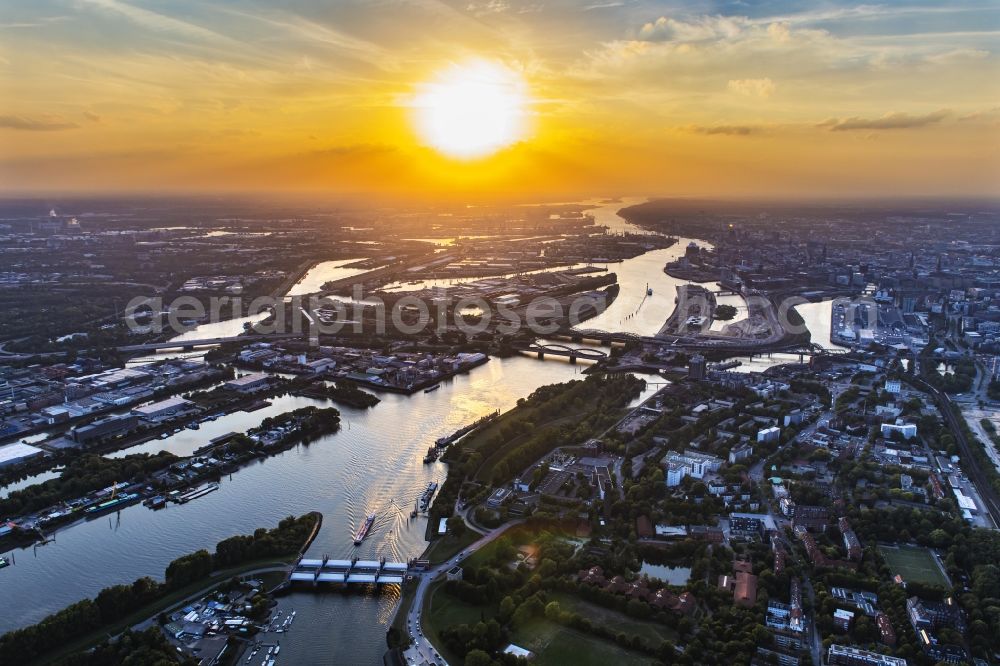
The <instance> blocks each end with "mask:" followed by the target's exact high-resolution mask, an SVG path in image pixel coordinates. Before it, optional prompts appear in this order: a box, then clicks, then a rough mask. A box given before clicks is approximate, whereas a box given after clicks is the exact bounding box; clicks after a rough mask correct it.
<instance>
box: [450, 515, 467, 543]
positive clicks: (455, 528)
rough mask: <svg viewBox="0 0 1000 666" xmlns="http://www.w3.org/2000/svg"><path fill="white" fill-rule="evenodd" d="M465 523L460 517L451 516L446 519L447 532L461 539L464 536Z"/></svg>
mask: <svg viewBox="0 0 1000 666" xmlns="http://www.w3.org/2000/svg"><path fill="white" fill-rule="evenodd" d="M465 529H466V527H465V521H464V520H463V519H462V517H461V516H452V517H451V518H449V519H448V532H450V533H451V535H452V536H454V537H456V538H457V537H461V536H462V535H463V534H465Z"/></svg>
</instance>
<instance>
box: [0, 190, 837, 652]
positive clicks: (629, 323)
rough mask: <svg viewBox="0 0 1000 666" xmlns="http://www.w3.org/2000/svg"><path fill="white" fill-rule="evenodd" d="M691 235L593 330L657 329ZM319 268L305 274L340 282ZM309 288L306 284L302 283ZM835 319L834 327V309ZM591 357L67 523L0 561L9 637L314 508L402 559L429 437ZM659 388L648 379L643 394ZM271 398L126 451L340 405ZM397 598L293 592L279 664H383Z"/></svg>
mask: <svg viewBox="0 0 1000 666" xmlns="http://www.w3.org/2000/svg"><path fill="white" fill-rule="evenodd" d="M623 205H628V204H627V202H626V203H616V204H607V205H603V206H600V207H598V208H596V209H595V210H593V211H591V212H592V214H594V215H595V217H596V218H597V220H598V222H599V223H602V224H608V225H609V226H611V224H609V223H613V224H614V225H615V227H614V230H616V231H626V230H629V229H628V226H629V225H627V224H626V223H624V222H623V221H622V220H621V219H620V218H618V217H617V216H616V215H615V211H617V210H618V209H619V208H621V207H622V206H623ZM616 220H617V221H616ZM686 244H687V240H686V239H683V240H681V242H680V243H678V244H677V245H675V246H674V247H672V248H668V249H666V250H656V251H652V252H648V253H646V254H644V255H642V256H640V257H636V258H634V259H630V260H627V261H625V262H622V263H621V264H616V265H614V266H613V267H612V269H613V270H614V271H615V272H616V273H618V279H619V283H620V284H621V294H620V296H619V298H618V299H617V300H616V302H615V303H614V304H613V305H612V307H611V308H609V309H608V311H606V312H605V313H603V314H602V315H601V317H599V318H596V319H593V320H590V321H588V322H585V324H584V327H585V328H603V327H607V328H609V329H610V330H628V331H633V332H636V333H643V334H650V333H655V332H656V331H657V330H658V329H659V327H660V326H661V325H662V324H663V321H664V320H665V319H666V317H667V316H668V315H669V313H670V311H671V310H672V308H673V296H674V294H673V291H674V289H673V287H675V286H676V285H677V284H679V281H677V280H674V279H673V278H670V277H669V276H667V275H666V274H664V273H663V270H662V269H663V264H664V263H665V262H666V261H669V260H670V259H671V258H673V257H676V256H679V254H680V253H682V252H683V249H684V247H685V246H686ZM335 263H338V264H339V262H335ZM325 268H326V269H329V270H333V271H337V270H339V269H340V267H339V266H327V267H325ZM348 270H349V269H348ZM324 272H325V271H324ZM311 273H312V272H310V274H307V276H306V278H304V279H309V280H312V279H313V277H316V279H319V278H320V277H323V278H324V281H325V279H329V278H327V277H326V275H325V274H324V275H322V276H312V275H311ZM647 282H648V283H649V285H650V287H652V289H653V295H652V296H651V297H647V296H646V283H647ZM310 288H311V285H304V286H303V287H302V289H301V293H308V292H307V290H308V289H310ZM293 291H298V288H297V287H295V288H293ZM819 305H822V304H819ZM816 310H817V311H816V312H815V313H812V312H810V315H806V314H805V313H803V315H804V316H805V317H806V319H807V321H809V322H810V325H813V323H814V322H812V321H810V317H813V318H815V325H817V327H819V328H821V327H822V326H823V325H824V323H823V321H824V318H823V316H822V312H821V310H820V309H819V308H816ZM209 326H212V327H213V328H212V331H211V333H212V334H222V333H223V329H225V333H229V332H230V330H229V329H234V330H236V332H238V331H239V330H241V329H242V323H241V322H232V323H227V324H225V325H219V324H213V325H209ZM825 326H826V330H827V331H828V330H829V313H828V308H827V315H826V317H825ZM237 327H238V328H237ZM205 333H206V330H205V329H201V330H199V331H194V332H190V333H188V334H187V335H188V336H190V337H189V338H188V339H195V338H196V337H209V336H207V335H205ZM827 341H828V339H827ZM585 367H586V364H585V363H580V364H576V365H574V364H570V363H568V362H566V361H564V360H559V359H557V358H547V359H546V360H544V361H539V360H536V359H534V358H530V357H527V356H518V357H513V358H507V359H492V360H490V361H489V362H488V363H487V364H485V365H484V366H481V367H479V368H476V369H474V370H472V371H471V372H470V373H469V374H465V375H459V376H457V377H455V378H453V379H451V380H448V381H445V382H443V383H442V385H441V389H440V390H438V391H435V392H433V393H426V394H425V393H416V394H414V395H412V396H402V395H396V394H382V395H380V397H381V398H382V402H381V403H380V404H379V405H377V406H376V407H374V408H372V409H369V410H358V409H352V408H349V407H340V410H341V413H342V416H343V423H342V428H341V430H340V431H339V432H338V433H335V434H332V435H328V436H325V437H322V438H320V439H318V440H317V441H314V442H312V443H311V444H309V445H300V446H298V447H296V448H294V449H291V450H289V451H286V452H284V453H282V454H279V455H277V456H275V457H273V458H268V459H266V460H263V461H260V462H257V463H254V464H252V465H250V466H249V467H246V468H243V469H241V470H239V471H238V472H236V473H234V474H233V475H231V476H230V477H227V478H224V479H223V480H222V483H221V489H220V490H219V491H217V492H214V493H211V494H209V495H207V496H204V497H202V498H199V499H197V500H194V501H192V502H190V503H188V504H184V505H171V506H170V507H168V508H167V509H164V510H162V511H158V512H153V511H150V510H149V509H147V508H145V507H143V506H141V505H136V506H132V507H129V508H127V509H124V510H122V511H121V512H119V513H118V514H117V515H112V516H104V517H100V518H97V519H95V520H92V521H86V522H83V523H79V524H77V525H74V526H72V527H69V528H67V529H64V530H62V531H59V532H57V534H56V540H55V542H54V543H50V544H48V545H45V546H43V547H38V548H34V549H31V550H26V551H20V552H18V553H17V556H16V558H17V560H16V565H15V566H12V567H8V568H6V569H4V570H3V571H0V585H2V589H3V599H4V601H5V602H6V603H5V606H4V609H5V612H4V613H0V633H2V632H4V631H7V630H10V629H13V628H16V627H20V626H25V625H28V624H32V623H35V622H37V621H39V620H40V619H42V618H43V617H44V616H46V615H48V614H49V613H52V612H54V611H56V610H59V609H61V608H63V607H65V606H66V605H68V604H71V603H73V602H75V601H78V600H80V599H82V598H84V597H89V596H93V595H95V594H96V593H97V592H98V591H99V590H100V589H101V588H103V587H106V586H108V585H112V584H116V583H126V582H131V581H132V580H134V579H136V578H138V577H140V576H153V577H155V578H161V577H162V575H163V570H164V568H165V567H166V565H167V564H168V563H169V562H170V561H171V560H172V559H174V558H176V557H178V556H180V555H183V554H185V553H190V552H192V551H195V550H198V549H200V548H209V549H211V548H212V547H214V545H215V543H216V542H218V541H220V540H221V539H224V538H226V537H229V536H232V535H234V534H245V533H250V532H252V531H253V530H254V529H256V528H258V527H262V526H268V527H272V526H274V525H275V524H277V522H278V521H279V520H280V519H281V518H283V517H285V516H288V515H293V514H294V515H298V514H302V513H305V512H307V511H312V510H318V511H320V512H322V513H323V516H324V520H323V529H322V530H321V532H320V534H319V536H318V538H317V539H316V541H315V542H314V544H313V545H312V547H311V548H310V552H309V554H310V556H312V557H321V556H323V555H324V554H326V555H330V556H331V557H334V558H348V557H350V556H351V555H353V554H357V555H359V556H361V557H362V558H375V557H382V556H384V557H387V558H390V559H394V560H397V561H406V560H407V559H409V558H411V557H415V556H417V555H419V554H420V553H421V552H422V551H423V549H424V547H425V545H426V542H425V541H424V530H425V527H426V524H425V521H426V519H425V518H423V517H418V518H416V519H411V518H410V517H409V510H410V508H411V507H412V506H413V503H414V501H415V500H416V498H417V497H418V496H419V495H420V493H421V492H422V491H423V489H424V488H425V487H426V485H427V484H428V483H429V482H430V481H438V482H441V481H443V480H444V477H445V473H446V469H445V466H444V464H443V463H440V462H438V463H434V464H430V465H424V464H423V462H422V458H423V455H424V453H425V452H426V449H427V447H428V446H429V445H430V444H431V443H432V442H433V441H434V440H435V439H436V438H437V437H440V436H442V435H446V434H449V433H451V432H453V431H454V430H456V429H458V428H459V427H461V426H463V425H465V424H467V423H469V422H471V421H474V420H475V419H477V418H479V417H481V416H483V415H485V414H488V413H490V412H493V411H494V410H497V409H499V410H501V411H503V410H507V409H510V408H511V407H513V406H514V404H515V403H516V401H517V399H518V398H521V397H525V396H527V395H528V394H530V393H531V392H532V391H534V390H535V389H536V388H538V387H539V386H543V385H546V384H552V383H556V382H563V381H567V380H570V379H573V378H580V375H579V373H580V372H581V371H582V370H583V369H584V368H585ZM654 389H655V387H653V386H650V387H649V388H648V389H647V391H646V393H645V395H649V393H650V392H651V391H652V390H654ZM272 403H273V404H272V406H271V407H268V408H266V409H263V410H259V411H256V412H251V413H245V412H237V413H234V414H230V415H227V416H224V417H222V418H220V419H218V420H216V421H212V422H208V423H205V424H202V426H201V429H200V430H197V431H190V430H184V431H181V432H180V433H177V434H176V435H173V436H172V437H171V438H169V439H167V440H162V441H161V440H154V441H153V442H150V443H148V444H145V445H142V446H140V447H135V448H133V449H130V450H129V453H132V452H138V451H151V452H155V451H159V450H161V449H166V450H170V451H173V452H174V453H177V454H179V455H185V454H189V453H191V451H193V450H194V449H195V448H197V447H198V446H201V445H203V444H204V443H205V442H207V441H208V440H209V439H211V438H213V437H215V436H217V435H220V434H224V433H226V432H229V431H235V432H242V431H245V430H247V429H249V428H252V427H254V426H256V425H258V424H259V423H260V422H261V421H262V420H263V419H264V418H265V417H267V416H271V415H275V414H279V413H281V412H284V411H288V410H291V409H295V408H298V407H302V406H306V405H321V406H330V405H331V403H326V402H321V401H315V400H311V399H308V398H296V397H292V396H285V397H279V398H276V399H274V400H272ZM372 512H374V513H376V514H377V515H378V519H377V521H376V523H375V527H374V529H373V530H372V533H371V535H370V536H369V537H368V538H367V539H366V540H365V542H364V543H363V544H362V545H361V546H360V547H357V548H355V546H354V545H353V543H352V540H351V536H350V535H351V533H352V531H353V530H354V529H355V528H356V527H357V526H358V525H359V524H360V523H361V522H362V521H363V520H364V518H365V516H366V515H367V514H369V513H372ZM397 594H398V592H397V591H394V590H386V591H383V592H381V593H377V594H374V595H364V594H361V593H343V594H341V593H325V594H317V593H313V592H295V593H293V594H291V595H289V596H288V597H286V598H284V599H283V600H282V602H281V604H282V607H283V608H287V609H295V610H296V611H298V614H297V617H296V622H295V625H294V627H293V629H292V630H291V631H290V632H289V633H287V634H284V637H283V638H282V648H283V651H282V659H281V662H282V663H295V664H300V663H301V664H334V663H337V664H341V663H343V664H379V663H381V658H382V654H383V653H384V652H385V649H386V647H385V630H386V628H387V624H388V622H389V621H390V619H391V617H392V613H393V610H394V608H395V604H396V602H397V600H398V599H397Z"/></svg>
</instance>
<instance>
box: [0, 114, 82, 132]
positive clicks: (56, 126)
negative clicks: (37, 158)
mask: <svg viewBox="0 0 1000 666" xmlns="http://www.w3.org/2000/svg"><path fill="white" fill-rule="evenodd" d="M77 127H79V125H77V124H76V123H68V122H65V121H62V120H54V119H51V118H26V117H25V116H0V128H6V129H14V130H25V131H28V132H54V131H58V130H68V129H75V128H77Z"/></svg>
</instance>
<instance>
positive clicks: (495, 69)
mask: <svg viewBox="0 0 1000 666" xmlns="http://www.w3.org/2000/svg"><path fill="white" fill-rule="evenodd" d="M0 35H2V39H0V89H2V90H4V91H5V95H4V97H5V101H4V104H3V110H2V111H0V148H2V149H3V151H2V152H3V154H2V156H0V194H5V195H13V194H17V193H26V192H38V193H42V194H43V195H44V194H45V193H49V192H61V193H80V192H88V193H109V192H115V193H145V192H157V193H161V194H163V193H170V194H190V193H192V192H200V193H214V192H220V193H235V192H238V191H252V192H257V193H268V192H273V193H290V194H295V193H303V194H306V193H315V192H323V193H326V194H327V195H330V196H344V197H348V196H349V197H355V198H357V197H368V198H370V197H385V198H389V199H391V200H394V201H407V200H434V201H440V200H459V199H462V198H470V199H474V200H493V201H496V200H514V199H520V200H538V199H539V198H540V197H545V198H546V199H560V198H579V197H580V196H588V197H590V196H594V195H593V194H592V193H593V192H612V191H613V192H620V193H622V194H623V195H647V194H648V193H650V192H653V193H655V194H656V195H657V196H686V197H712V198H718V197H722V198H728V199H731V198H755V199H756V198H779V199H783V198H796V199H802V198H810V197H816V198H833V199H843V198H848V199H869V198H872V197H876V198H884V197H888V198H899V197H924V196H934V197H947V198H954V197H959V198H961V197H984V196H990V195H992V194H994V193H995V192H996V191H997V184H998V183H1000V140H998V137H1000V83H998V82H1000V56H998V53H997V44H998V36H1000V7H997V6H996V4H995V3H991V2H985V1H981V0H962V1H961V2H960V3H957V4H949V5H944V6H942V5H938V4H936V3H930V2H921V1H919V0H917V1H914V2H907V3H904V4H896V5H871V4H862V3H849V2H828V3H823V4H821V5H816V6H813V7H810V8H808V9H802V8H800V7H798V6H797V5H796V4H795V3H788V2H781V1H775V2H741V1H733V2H699V3H675V2H646V1H638V2H608V3H591V4H588V5H580V4H578V3H574V2H570V1H569V0H556V1H555V2H545V3H539V2H535V1H534V0H484V1H483V2H478V1H477V2H471V3H470V2H446V1H444V0H426V1H421V2H416V1H410V0H392V1H389V2H385V3H381V4H379V5H377V6H376V5H372V4H371V3H365V2H355V1H344V2H336V3H330V4H324V5H322V6H317V5H315V4H314V3H309V2H292V3H285V4H283V6H282V7H281V8H275V7H271V6H269V5H268V4H267V3H257V2H255V3H230V2H222V3H211V4H209V5H203V4H199V3H193V2H189V1H188V0H183V1H178V2H171V3H163V2H155V1H153V0H147V1H143V2H125V1H124V0H84V1H81V2H75V3H68V4H67V3H62V2H59V1H58V0H44V1H42V2H31V3H28V2H21V1H16V2H12V3H8V4H7V5H6V6H5V8H4V10H3V11H2V13H0ZM470 105H471V106H470ZM482 116H490V117H487V118H483V117H482Z"/></svg>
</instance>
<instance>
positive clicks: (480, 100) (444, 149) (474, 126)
mask: <svg viewBox="0 0 1000 666" xmlns="http://www.w3.org/2000/svg"><path fill="white" fill-rule="evenodd" d="M527 106H528V93H527V84H526V83H525V81H524V79H523V78H522V77H521V75H520V74H519V73H518V72H516V71H514V70H512V69H510V68H509V67H506V66H504V65H501V64H499V63H493V62H489V61H482V60H477V61H472V62H467V63H463V64H457V65H453V66H451V67H449V68H448V69H445V70H442V71H441V72H439V73H438V74H437V75H436V76H434V77H433V78H432V79H431V80H429V81H427V82H425V83H423V84H421V85H419V86H418V87H417V92H416V95H415V96H414V97H413V101H412V107H413V120H414V124H415V126H416V131H417V134H418V135H419V137H420V139H421V141H422V142H423V143H424V144H426V145H428V146H431V147H432V148H434V149H436V150H438V151H440V152H441V153H444V154H445V155H448V156H449V157H453V158H457V159H465V160H469V159H476V158H481V157H486V156H487V155H491V154H493V153H495V152H497V151H498V150H500V149H501V148H503V147H505V146H509V145H511V144H513V143H515V142H517V141H519V140H520V139H521V138H522V137H523V136H524V134H525V131H526V125H527V122H526V120H527Z"/></svg>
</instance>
